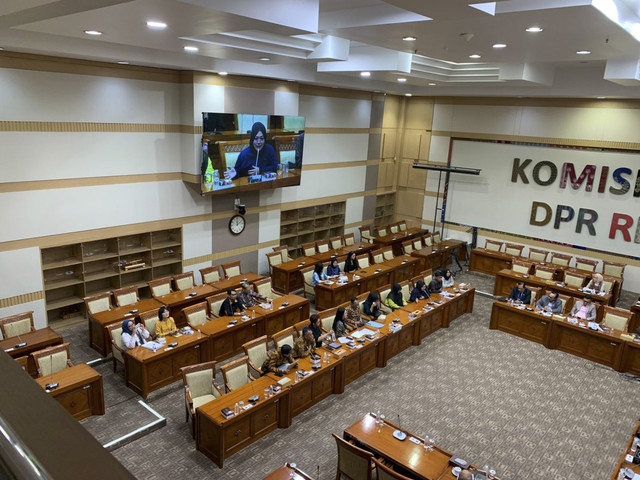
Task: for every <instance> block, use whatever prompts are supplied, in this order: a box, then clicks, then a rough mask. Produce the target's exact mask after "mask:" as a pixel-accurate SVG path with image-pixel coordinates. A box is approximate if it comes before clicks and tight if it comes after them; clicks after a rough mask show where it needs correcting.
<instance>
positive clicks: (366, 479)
mask: <svg viewBox="0 0 640 480" xmlns="http://www.w3.org/2000/svg"><path fill="white" fill-rule="evenodd" d="M331 435H333V438H335V440H336V445H337V447H338V470H337V474H336V478H342V475H344V476H345V477H347V478H348V479H350V480H371V473H372V469H371V460H372V459H373V454H372V453H371V452H368V451H366V450H363V449H361V448H358V447H356V446H355V445H352V444H351V443H349V442H347V441H346V440H343V439H342V438H340V437H339V436H338V435H336V434H335V433H332V434H331Z"/></svg>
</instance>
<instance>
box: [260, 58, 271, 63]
mask: <svg viewBox="0 0 640 480" xmlns="http://www.w3.org/2000/svg"><path fill="white" fill-rule="evenodd" d="M258 60H260V61H261V62H269V61H271V59H270V58H269V57H260V58H259V59H258Z"/></svg>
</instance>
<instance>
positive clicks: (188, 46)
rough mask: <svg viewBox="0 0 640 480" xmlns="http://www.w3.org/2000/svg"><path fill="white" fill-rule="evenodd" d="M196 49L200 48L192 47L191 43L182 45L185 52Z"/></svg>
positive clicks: (195, 50)
mask: <svg viewBox="0 0 640 480" xmlns="http://www.w3.org/2000/svg"><path fill="white" fill-rule="evenodd" d="M198 50H200V49H199V48H198V47H194V46H193V45H185V47H184V51H185V52H197V51H198Z"/></svg>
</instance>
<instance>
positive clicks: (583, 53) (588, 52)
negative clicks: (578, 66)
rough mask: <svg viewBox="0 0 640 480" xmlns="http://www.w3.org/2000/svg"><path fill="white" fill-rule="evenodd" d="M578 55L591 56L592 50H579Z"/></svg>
mask: <svg viewBox="0 0 640 480" xmlns="http://www.w3.org/2000/svg"><path fill="white" fill-rule="evenodd" d="M576 53H577V54H578V55H589V54H590V53H591V51H590V50H578V51H577V52H576Z"/></svg>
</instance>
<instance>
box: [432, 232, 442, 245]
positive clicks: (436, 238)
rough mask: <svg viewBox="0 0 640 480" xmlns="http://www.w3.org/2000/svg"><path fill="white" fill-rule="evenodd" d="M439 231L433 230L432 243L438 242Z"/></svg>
mask: <svg viewBox="0 0 640 480" xmlns="http://www.w3.org/2000/svg"><path fill="white" fill-rule="evenodd" d="M440 240H441V239H440V232H435V233H434V234H433V243H440Z"/></svg>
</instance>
